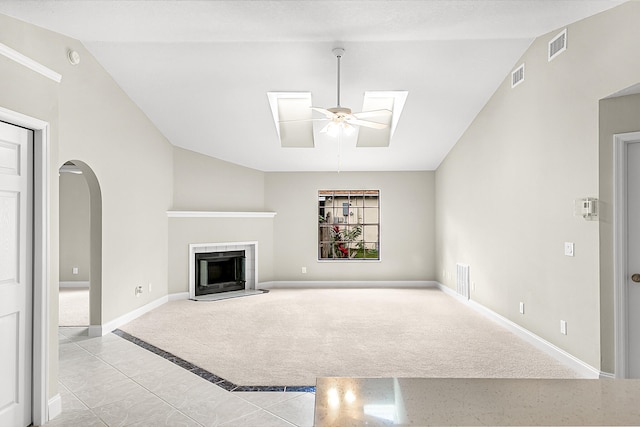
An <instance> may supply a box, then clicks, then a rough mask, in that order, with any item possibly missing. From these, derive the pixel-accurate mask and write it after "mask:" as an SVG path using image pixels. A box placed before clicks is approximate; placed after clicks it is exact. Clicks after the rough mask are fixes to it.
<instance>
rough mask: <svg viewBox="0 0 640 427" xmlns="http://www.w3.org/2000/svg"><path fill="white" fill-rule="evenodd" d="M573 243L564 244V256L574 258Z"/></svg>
mask: <svg viewBox="0 0 640 427" xmlns="http://www.w3.org/2000/svg"><path fill="white" fill-rule="evenodd" d="M573 249H574V246H573V243H571V242H564V254H565V255H566V256H573Z"/></svg>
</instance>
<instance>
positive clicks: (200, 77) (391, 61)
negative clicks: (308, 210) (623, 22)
mask: <svg viewBox="0 0 640 427" xmlns="http://www.w3.org/2000/svg"><path fill="white" fill-rule="evenodd" d="M623 2H624V0H580V1H578V0H493V1H487V0H457V1H452V0H447V1H438V0H432V1H403V0H377V1H357V0H356V1H352V0H341V1H324V0H309V1H294V0H276V1H262V0H247V1H186V0H164V1H151V0H141V1H111V0H107V1H88V0H85V1H74V0H69V1H67V0H36V1H25V0H17V1H15V0H9V1H7V0H1V1H0V13H4V14H7V15H10V16H14V17H17V18H19V19H22V20H24V21H27V22H31V23H33V24H36V25H39V26H42V27H45V28H48V29H51V30H54V31H57V32H59V33H63V34H66V35H69V36H71V37H74V38H76V39H79V40H81V41H82V42H83V43H84V44H85V46H86V47H87V48H88V49H89V50H90V51H91V52H92V53H93V55H95V57H96V58H97V59H98V60H99V61H100V62H101V63H102V65H103V66H104V68H105V69H106V70H107V71H108V72H109V73H110V74H111V75H112V76H113V78H114V79H115V80H116V81H117V82H118V84H119V85H120V86H121V87H122V88H123V89H124V90H125V91H126V92H127V93H128V94H129V96H130V97H131V98H132V99H133V101H134V102H136V103H137V104H138V105H139V106H140V108H141V109H142V110H143V111H144V112H145V113H146V114H147V116H148V117H149V118H150V119H151V120H152V121H153V122H154V123H155V125H156V126H157V127H158V129H160V131H161V132H162V133H163V134H164V135H165V136H166V137H167V138H168V139H169V141H171V143H173V144H174V145H177V146H179V147H184V148H187V149H190V150H194V151H198V152H201V153H204V154H207V155H210V156H214V157H217V158H220V159H223V160H227V161H230V162H234V163H237V164H240V165H244V166H248V167H251V168H255V169H259V170H263V171H333V170H337V169H340V170H343V171H347V170H434V169H436V168H437V167H438V165H439V164H440V162H441V161H442V160H443V159H444V157H445V156H446V154H447V153H448V152H449V150H450V149H451V147H452V146H453V145H454V144H455V143H456V141H457V140H458V139H459V138H460V136H461V135H462V134H463V133H464V131H465V130H466V128H467V127H468V125H469V124H470V123H471V121H472V120H473V119H474V117H475V116H476V115H477V114H478V112H479V111H480V109H481V108H482V107H483V106H484V105H485V103H486V102H487V101H488V99H489V97H490V96H491V95H492V94H493V93H494V91H495V90H496V88H497V87H498V85H499V84H500V83H501V82H502V81H503V79H504V78H505V77H506V76H507V75H508V74H509V73H510V72H511V70H512V69H513V67H514V66H515V65H517V64H516V61H517V60H518V58H519V57H520V56H521V55H522V54H523V53H524V51H525V50H526V49H527V47H528V46H529V45H530V43H531V42H532V41H533V39H534V38H535V37H537V36H540V35H542V34H544V33H547V32H549V31H552V30H555V29H559V28H561V27H563V26H564V25H567V24H569V23H572V22H575V21H577V20H580V19H583V18H585V17H587V16H590V15H593V14H595V13H598V12H601V11H603V10H606V9H609V8H611V7H614V6H616V5H618V4H620V3H623ZM570 37H571V36H570V35H569V38H570ZM338 46H339V47H344V48H345V49H346V53H345V55H344V57H343V58H342V64H341V65H342V67H341V68H342V94H341V104H342V105H343V106H347V107H350V108H352V109H353V110H354V111H360V110H361V109H362V101H363V94H364V92H365V91H366V90H408V91H409V96H408V98H407V102H406V104H405V107H404V111H403V113H402V116H401V118H400V121H399V123H398V126H397V129H396V132H395V135H394V137H393V139H392V140H391V144H390V146H389V147H385V148H355V139H354V140H353V141H350V140H343V141H342V143H341V144H340V145H341V147H338V144H337V142H336V141H335V140H329V138H328V137H324V139H323V138H320V139H316V148H282V147H281V146H280V143H279V140H278V136H277V133H276V129H275V125H274V123H273V119H272V116H271V111H270V108H269V103H268V99H267V94H266V93H267V92H269V91H311V92H312V95H313V103H314V105H317V106H321V107H333V106H335V104H336V59H335V57H334V56H333V54H332V53H331V49H332V48H334V47H338ZM79 66H82V63H80V65H79Z"/></svg>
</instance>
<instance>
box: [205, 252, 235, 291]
mask: <svg viewBox="0 0 640 427" xmlns="http://www.w3.org/2000/svg"><path fill="white" fill-rule="evenodd" d="M244 252H245V251H227V252H205V253H197V254H195V261H196V265H195V267H196V268H195V270H196V271H195V273H196V276H195V279H196V286H195V294H196V296H200V295H207V294H216V293H220V292H228V291H239V290H243V289H244V288H245V281H246V279H245V253H244Z"/></svg>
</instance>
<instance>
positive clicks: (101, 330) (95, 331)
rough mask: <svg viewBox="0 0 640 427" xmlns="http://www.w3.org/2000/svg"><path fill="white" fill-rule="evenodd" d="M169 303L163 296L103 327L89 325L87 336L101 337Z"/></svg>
mask: <svg viewBox="0 0 640 427" xmlns="http://www.w3.org/2000/svg"><path fill="white" fill-rule="evenodd" d="M168 301H169V296H168V295H165V296H163V297H160V298H158V299H157V300H154V301H151V302H150V303H148V304H145V305H143V306H142V307H138V308H136V309H135V310H133V311H130V312H129V313H127V314H123V315H122V316H120V317H117V318H115V319H113V320H112V321H110V322H107V323H105V324H103V325H91V326H89V336H90V337H101V336H104V335H107V334H108V333H109V332H111V331H113V330H115V329H118V328H119V327H120V326H122V325H124V324H125V323H129V322H131V321H132V320H135V319H137V318H138V317H140V316H142V315H143V314H145V313H148V312H149V311H151V310H153V309H154V308H158V307H160V306H161V305H162V304H165V303H166V302H168Z"/></svg>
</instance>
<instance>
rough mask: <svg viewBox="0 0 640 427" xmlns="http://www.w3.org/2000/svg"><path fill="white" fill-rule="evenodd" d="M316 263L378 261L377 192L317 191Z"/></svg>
mask: <svg viewBox="0 0 640 427" xmlns="http://www.w3.org/2000/svg"><path fill="white" fill-rule="evenodd" d="M318 259H320V260H366V259H369V260H371V259H380V192H379V191H378V190H320V191H318Z"/></svg>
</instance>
